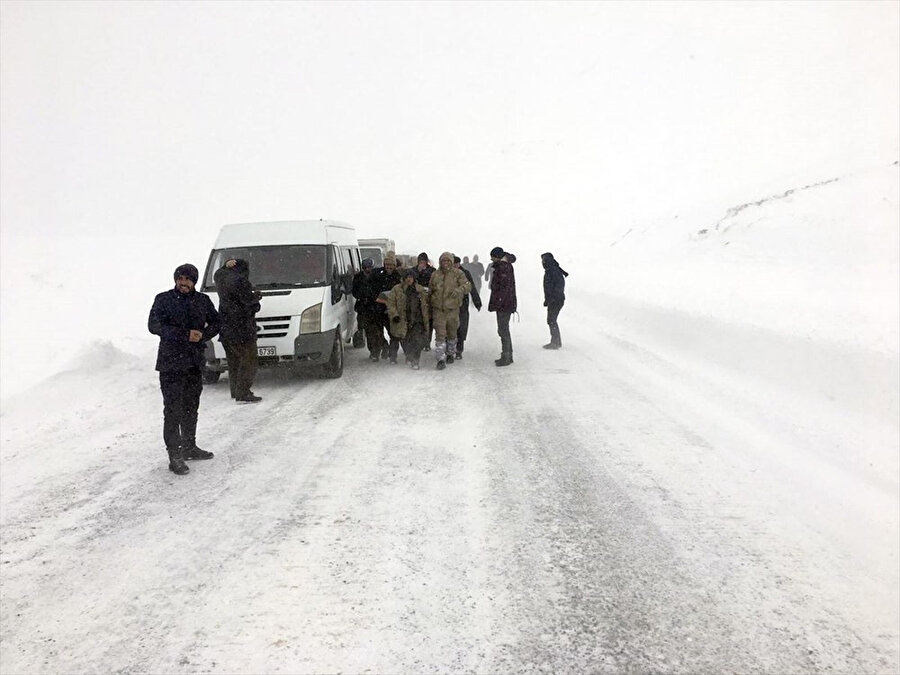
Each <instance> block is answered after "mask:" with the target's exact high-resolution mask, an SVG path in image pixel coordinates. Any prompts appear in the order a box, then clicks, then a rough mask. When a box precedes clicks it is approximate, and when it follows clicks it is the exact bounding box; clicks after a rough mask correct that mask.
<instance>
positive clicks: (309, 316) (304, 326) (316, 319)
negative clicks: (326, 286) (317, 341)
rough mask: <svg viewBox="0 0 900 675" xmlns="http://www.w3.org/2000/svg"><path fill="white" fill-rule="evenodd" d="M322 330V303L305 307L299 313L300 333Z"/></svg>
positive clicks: (319, 331)
mask: <svg viewBox="0 0 900 675" xmlns="http://www.w3.org/2000/svg"><path fill="white" fill-rule="evenodd" d="M321 332H322V303H321V302H320V303H319V304H318V305H313V306H312V307H307V308H306V309H305V310H303V314H301V315H300V335H304V334H306V333H321Z"/></svg>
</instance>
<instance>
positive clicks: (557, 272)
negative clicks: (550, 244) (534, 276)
mask: <svg viewBox="0 0 900 675" xmlns="http://www.w3.org/2000/svg"><path fill="white" fill-rule="evenodd" d="M541 264H542V265H543V266H544V307H546V308H547V325H548V326H549V327H550V342H548V343H547V344H545V345H544V349H559V348H560V347H562V338H561V337H560V334H559V324H558V323H557V322H556V320H557V318H558V317H559V313H560V311H561V310H562V308H563V305H564V304H565V303H566V277H567V276H569V273H568V272H566V271H565V270H564V269H563V268H562V267H560V266H559V263H558V262H556V258H554V257H553V254H552V253H541Z"/></svg>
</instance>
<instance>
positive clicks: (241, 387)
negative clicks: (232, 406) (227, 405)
mask: <svg viewBox="0 0 900 675" xmlns="http://www.w3.org/2000/svg"><path fill="white" fill-rule="evenodd" d="M222 346H223V347H224V348H225V358H227V359H228V384H229V385H230V386H231V398H246V397H247V396H249V395H250V387H252V386H253V379H254V378H255V377H256V368H257V366H258V364H259V356H258V351H257V349H256V340H253V341H251V342H223V343H222Z"/></svg>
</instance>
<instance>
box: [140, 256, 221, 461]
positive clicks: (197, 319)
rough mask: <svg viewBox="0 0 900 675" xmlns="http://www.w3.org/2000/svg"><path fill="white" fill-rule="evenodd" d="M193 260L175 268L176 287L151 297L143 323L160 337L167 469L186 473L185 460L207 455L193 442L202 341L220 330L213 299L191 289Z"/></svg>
mask: <svg viewBox="0 0 900 675" xmlns="http://www.w3.org/2000/svg"><path fill="white" fill-rule="evenodd" d="M199 276H200V275H199V273H198V272H197V268H196V267H194V266H193V265H191V264H184V265H179V266H178V267H177V268H176V269H175V288H173V289H171V290H168V291H164V292H162V293H160V294H158V295H157V296H156V298H155V299H154V300H153V307H152V308H151V309H150V317H149V319H148V320H147V328H148V329H149V330H150V332H151V333H153V334H154V335H158V336H159V350H158V352H157V355H156V370H158V371H159V387H160V389H161V390H162V397H163V440H164V441H165V444H166V451H167V452H168V454H169V471H172V472H173V473H175V474H178V475H183V474H186V473H187V472H188V471H189V469H188V467H187V464H185V463H184V460H186V459H211V458H212V456H213V453H211V452H206V450H201V449H200V448H198V447H197V410H198V409H199V407H200V394H201V393H202V392H203V367H204V365H205V363H206V356H205V353H204V352H205V351H206V343H207V342H208V341H209V340H211V339H212V338H214V337H215V336H216V335H217V334H218V332H219V314H218V312H216V308H215V307H213V303H212V300H210V299H209V296H208V295H204V294H203V293H200V292H198V291H196V290H195V289H194V286H195V285H196V283H197V279H198V278H199Z"/></svg>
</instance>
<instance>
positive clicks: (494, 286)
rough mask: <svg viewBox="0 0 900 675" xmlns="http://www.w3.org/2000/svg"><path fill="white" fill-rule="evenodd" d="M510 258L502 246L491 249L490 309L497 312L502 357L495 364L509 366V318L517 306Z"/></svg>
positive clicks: (511, 358) (510, 348) (511, 256)
mask: <svg viewBox="0 0 900 675" xmlns="http://www.w3.org/2000/svg"><path fill="white" fill-rule="evenodd" d="M510 258H512V259H513V260H515V256H514V255H512V254H511V253H507V252H506V251H504V250H503V248H502V247H500V246H495V247H494V248H493V249H491V265H490V267H491V299H490V301H489V302H488V311H489V312H496V313H497V335H499V336H500V358H499V359H495V360H494V365H497V366H508V365H510V364H511V363H512V362H513V349H512V336H510V334H509V319H510V317H512V315H513V313H514V312H515V311H516V308H517V301H516V273H515V272H514V271H513V266H512V263H511V262H510Z"/></svg>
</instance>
